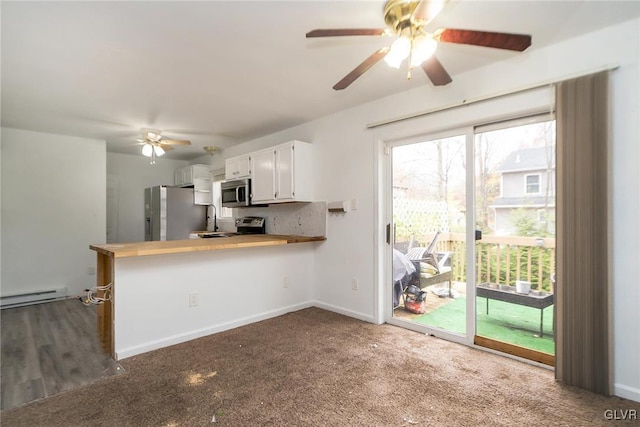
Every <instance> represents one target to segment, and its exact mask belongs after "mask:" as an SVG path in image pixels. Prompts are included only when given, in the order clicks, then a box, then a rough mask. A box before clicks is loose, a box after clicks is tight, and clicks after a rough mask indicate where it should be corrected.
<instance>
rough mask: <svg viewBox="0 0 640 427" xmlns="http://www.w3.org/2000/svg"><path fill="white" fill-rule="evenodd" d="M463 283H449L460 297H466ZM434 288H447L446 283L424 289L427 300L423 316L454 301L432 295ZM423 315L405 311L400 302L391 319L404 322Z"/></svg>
mask: <svg viewBox="0 0 640 427" xmlns="http://www.w3.org/2000/svg"><path fill="white" fill-rule="evenodd" d="M465 286H466V284H465V283H462V282H452V283H451V289H453V290H455V291H457V292H458V294H459V295H460V296H461V297H464V296H465V295H466V290H465ZM434 288H447V289H448V286H447V283H441V284H440V285H435V286H429V287H427V288H424V289H423V290H424V291H427V298H426V299H425V305H426V311H425V314H427V313H431V312H432V311H434V310H436V309H437V308H440V307H442V306H443V305H446V304H449V303H450V302H452V301H455V300H454V299H451V298H441V297H439V296H437V295H436V294H434V293H433V292H432V289H434ZM423 315H424V314H414V313H411V312H409V311H407V310H405V308H404V305H403V303H402V300H401V301H400V305H399V306H398V307H397V308H396V309H395V310H394V311H393V317H396V318H399V319H406V320H409V321H411V320H413V319H414V318H416V317H419V316H423Z"/></svg>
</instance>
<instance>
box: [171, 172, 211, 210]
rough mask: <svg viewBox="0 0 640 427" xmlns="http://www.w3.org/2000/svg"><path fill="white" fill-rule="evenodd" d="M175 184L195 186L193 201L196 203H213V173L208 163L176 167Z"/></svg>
mask: <svg viewBox="0 0 640 427" xmlns="http://www.w3.org/2000/svg"><path fill="white" fill-rule="evenodd" d="M174 184H175V185H176V186H178V187H193V203H194V204H195V205H210V204H212V203H213V193H212V191H211V190H212V186H211V173H210V172H209V166H207V165H190V166H184V167H181V168H178V169H176V170H175V172H174Z"/></svg>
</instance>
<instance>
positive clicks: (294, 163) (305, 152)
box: [251, 141, 313, 204]
mask: <svg viewBox="0 0 640 427" xmlns="http://www.w3.org/2000/svg"><path fill="white" fill-rule="evenodd" d="M312 160H313V159H312V145H311V144H309V143H307V142H302V141H289V142H286V143H284V144H280V145H277V146H275V147H271V148H268V149H265V150H261V151H257V152H254V153H251V195H252V197H251V202H252V203H253V204H265V203H283V202H310V201H312V200H313V167H312V166H313V165H312Z"/></svg>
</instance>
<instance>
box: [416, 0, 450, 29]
mask: <svg viewBox="0 0 640 427" xmlns="http://www.w3.org/2000/svg"><path fill="white" fill-rule="evenodd" d="M447 1H448V0H422V1H421V2H420V3H418V6H416V9H415V10H414V11H413V18H414V19H416V20H420V21H423V22H422V23H421V24H422V25H424V24H426V23H428V22H430V21H431V20H433V18H435V17H436V15H437V14H438V13H440V11H441V10H442V8H443V7H444V5H445V3H446V2H447Z"/></svg>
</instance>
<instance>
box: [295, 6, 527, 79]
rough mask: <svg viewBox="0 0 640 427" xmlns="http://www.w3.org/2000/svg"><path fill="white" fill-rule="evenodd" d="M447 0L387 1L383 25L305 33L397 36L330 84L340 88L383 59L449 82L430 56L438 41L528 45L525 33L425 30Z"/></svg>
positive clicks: (506, 46) (521, 47) (510, 47)
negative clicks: (419, 69)
mask: <svg viewBox="0 0 640 427" xmlns="http://www.w3.org/2000/svg"><path fill="white" fill-rule="evenodd" d="M446 2H447V0H388V1H387V2H386V3H385V5H384V9H383V12H384V21H385V23H386V24H387V28H382V29H379V28H342V29H318V30H313V31H310V32H308V33H307V34H306V36H307V38H312V37H336V36H394V35H395V36H397V39H396V40H395V41H394V42H393V44H392V45H391V46H386V47H383V48H381V49H379V50H378V51H376V52H374V53H373V54H372V55H371V56H369V57H368V58H367V59H365V60H364V61H363V62H362V63H361V64H360V65H358V66H357V67H356V68H354V69H353V70H352V71H351V72H350V73H349V74H347V75H346V76H345V77H344V78H343V79H342V80H340V81H339V82H338V83H336V84H335V85H334V86H333V89H335V90H342V89H345V88H346V87H348V86H349V85H350V84H351V83H353V82H354V81H355V80H356V79H357V78H358V77H360V76H361V75H362V74H364V73H365V72H366V71H367V70H368V69H369V68H371V67H372V66H373V65H375V64H376V63H378V62H379V61H380V60H382V59H384V60H385V62H386V63H387V64H389V65H390V66H391V67H394V68H400V65H401V64H402V62H403V61H404V59H407V58H408V59H409V60H408V66H409V71H408V74H407V78H409V79H410V78H411V70H412V68H413V67H418V66H420V67H421V68H422V69H423V70H424V72H425V73H426V75H427V77H428V78H429V80H431V82H432V83H433V84H434V85H435V86H444V85H447V84H449V83H451V81H452V80H451V76H450V75H449V73H447V71H446V70H445V68H444V67H443V66H442V64H441V63H440V61H438V59H437V58H436V56H435V55H434V53H435V50H436V48H437V46H438V43H439V42H441V43H456V44H467V45H475V46H484V47H493V48H497V49H507V50H513V51H518V52H522V51H524V50H525V49H526V48H528V47H529V46H531V36H530V35H526V34H512V33H496V32H489V31H475V30H461V29H451V28H440V29H437V30H435V31H434V32H428V31H427V30H426V27H427V24H429V22H431V21H432V20H433V18H435V16H436V15H437V14H438V13H439V12H440V11H441V10H442V8H443V7H444V5H445V3H446Z"/></svg>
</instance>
